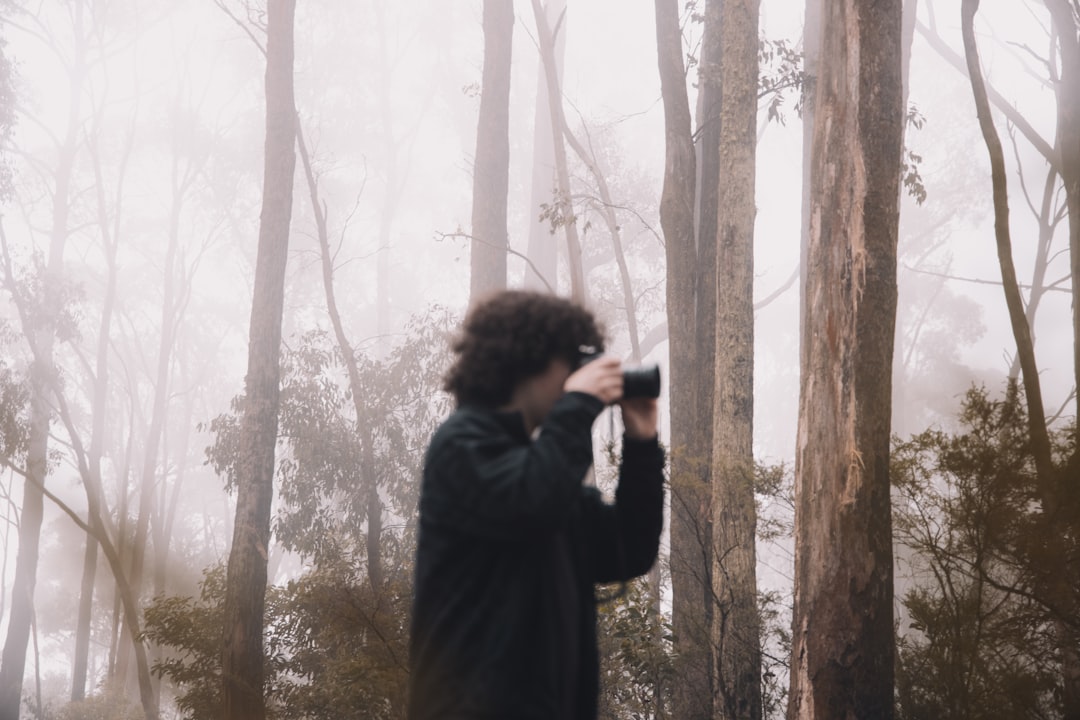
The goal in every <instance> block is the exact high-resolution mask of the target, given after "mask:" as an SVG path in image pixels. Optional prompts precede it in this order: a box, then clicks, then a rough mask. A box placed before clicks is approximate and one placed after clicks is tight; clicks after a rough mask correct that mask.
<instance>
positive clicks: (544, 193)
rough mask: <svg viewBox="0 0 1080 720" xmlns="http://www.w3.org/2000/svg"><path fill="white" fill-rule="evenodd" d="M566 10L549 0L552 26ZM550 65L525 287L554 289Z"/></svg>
mask: <svg viewBox="0 0 1080 720" xmlns="http://www.w3.org/2000/svg"><path fill="white" fill-rule="evenodd" d="M565 12H566V1H565V0H547V2H545V3H544V13H545V14H546V16H547V22H548V27H551V26H553V25H555V24H556V23H557V21H558V19H559V18H560V17H562V16H563V14H564V13H565ZM565 51H566V33H565V32H562V31H561V30H559V31H556V33H555V39H554V50H553V54H554V58H555V79H556V80H557V81H558V83H559V86H560V87H561V86H562V79H563V56H564V55H565V54H566V52H565ZM545 71H546V68H545V67H544V65H543V63H541V64H540V67H539V68H538V69H537V80H536V112H535V114H534V118H533V156H532V181H531V189H530V191H529V242H528V246H527V249H526V253H525V255H526V257H527V258H528V259H529V262H528V264H527V266H526V270H525V283H524V284H525V287H526V288H529V289H532V290H539V291H545V290H546V291H550V289H551V288H555V287H557V286H558V282H557V277H556V276H557V271H556V269H557V260H558V250H557V245H556V242H555V237H554V236H553V235H552V233H551V229H550V228H551V224H550V223H548V222H546V221H545V220H544V219H542V218H541V213H540V208H541V206H542V205H543V204H545V203H549V204H550V202H551V198H552V191H553V190H554V189H555V187H556V184H557V180H556V175H555V145H554V143H555V138H554V135H553V134H552V129H551V107H550V103H549V102H548V91H547V76H546V75H545Z"/></svg>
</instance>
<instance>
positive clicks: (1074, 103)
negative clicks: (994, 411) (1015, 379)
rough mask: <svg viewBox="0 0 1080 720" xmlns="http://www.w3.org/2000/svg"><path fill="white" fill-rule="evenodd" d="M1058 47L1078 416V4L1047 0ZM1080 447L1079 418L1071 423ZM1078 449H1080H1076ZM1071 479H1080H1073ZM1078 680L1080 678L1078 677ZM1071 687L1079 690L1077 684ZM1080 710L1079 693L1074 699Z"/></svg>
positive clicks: (1059, 133)
mask: <svg viewBox="0 0 1080 720" xmlns="http://www.w3.org/2000/svg"><path fill="white" fill-rule="evenodd" d="M1046 7H1047V9H1048V10H1049V11H1050V17H1051V18H1052V21H1053V29H1054V33H1055V34H1056V35H1057V41H1058V46H1059V47H1060V60H1061V67H1060V72H1061V77H1060V78H1059V79H1058V83H1057V143H1056V144H1057V148H1058V150H1059V151H1060V152H1061V180H1062V182H1063V183H1064V185H1065V202H1066V204H1067V206H1068V210H1069V259H1070V268H1071V272H1072V297H1073V304H1072V309H1073V382H1074V383H1075V384H1074V389H1075V390H1076V397H1075V407H1076V417H1077V418H1080V7H1076V4H1075V3H1073V4H1071V5H1070V3H1069V2H1068V0H1046ZM1074 432H1075V433H1076V435H1075V438H1076V439H1075V442H1076V447H1077V448H1080V420H1078V421H1077V423H1076V424H1075V425H1074ZM1077 452H1078V453H1080V449H1078V450H1077ZM1077 467H1080V462H1078V465H1077ZM1075 477H1076V476H1075V475H1074V482H1080V481H1076V480H1075ZM1078 682H1080V678H1078ZM1074 691H1080V687H1078V688H1075V689H1074ZM1074 702H1075V703H1076V708H1077V710H1076V712H1077V713H1080V695H1077V696H1076V697H1075V699H1074Z"/></svg>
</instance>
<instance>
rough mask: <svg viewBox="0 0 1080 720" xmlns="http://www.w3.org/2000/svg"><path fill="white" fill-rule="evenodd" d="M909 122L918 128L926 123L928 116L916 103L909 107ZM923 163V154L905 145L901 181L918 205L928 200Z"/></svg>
mask: <svg viewBox="0 0 1080 720" xmlns="http://www.w3.org/2000/svg"><path fill="white" fill-rule="evenodd" d="M907 124H908V125H910V126H911V127H913V128H914V129H916V130H922V128H923V125H925V124H926V118H925V117H923V115H922V113H920V112H919V109H918V108H917V107H915V106H914V105H911V106H909V107H908V113H907ZM921 164H922V155H919V154H917V153H915V152H913V151H912V150H911V148H910V147H907V146H905V147H904V151H903V153H902V154H901V156H900V182H901V184H902V185H903V186H904V188H905V189H906V190H907V193H908V195H910V196H911V197H912V198H913V199H914V200H915V204H916V205H922V204H923V203H924V202H926V185H924V184H923V178H922V174H921V173H920V172H919V165H921Z"/></svg>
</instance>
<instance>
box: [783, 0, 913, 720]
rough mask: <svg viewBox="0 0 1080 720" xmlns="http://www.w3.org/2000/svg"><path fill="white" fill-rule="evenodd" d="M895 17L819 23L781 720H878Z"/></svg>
mask: <svg viewBox="0 0 1080 720" xmlns="http://www.w3.org/2000/svg"><path fill="white" fill-rule="evenodd" d="M901 7H902V3H901V2H900V1H899V0H889V1H888V2H868V1H866V0H853V1H851V2H841V3H825V4H823V5H822V8H821V9H822V34H821V38H822V45H821V49H820V65H819V73H818V76H817V78H816V82H815V92H816V95H815V99H814V113H815V121H814V138H813V146H812V158H813V162H812V169H811V188H812V189H811V213H810V217H811V218H813V220H812V222H811V226H810V239H809V240H810V244H809V249H808V256H807V258H808V259H807V272H806V286H805V287H804V290H803V292H804V293H805V298H806V301H805V305H804V317H803V332H802V337H803V346H802V349H801V358H800V375H801V381H800V393H799V429H798V441H797V447H796V456H795V482H796V490H795V492H796V508H795V542H796V545H795V607H794V619H793V628H794V631H793V637H792V641H793V647H792V667H791V685H790V696H789V706H788V717H789V718H791V719H792V720H797V719H802V718H825V717H853V718H889V717H892V706H893V627H892V535H891V531H890V518H889V516H890V511H889V484H888V467H889V418H890V411H891V400H890V378H891V367H892V349H893V335H894V323H895V313H896V238H897V225H898V215H899V212H898V203H899V182H900V172H899V171H900V149H901V143H902V128H903V120H904V112H903V105H902V87H901V67H900V65H901ZM853 58H858V60H857V62H856V61H854V60H853ZM850 68H855V69H854V70H849V69H850Z"/></svg>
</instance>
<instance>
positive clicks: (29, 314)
mask: <svg viewBox="0 0 1080 720" xmlns="http://www.w3.org/2000/svg"><path fill="white" fill-rule="evenodd" d="M4 11H5V12H8V11H10V8H9V7H4ZM84 11H85V8H84V6H83V3H82V2H76V3H74V7H73V8H72V13H71V19H72V22H73V33H74V37H75V48H74V52H73V53H72V55H71V57H70V75H69V78H68V80H69V83H68V87H67V92H68V108H67V109H68V115H67V118H68V122H67V129H66V133H65V135H64V137H63V138H62V139H59V140H58V147H57V148H56V150H57V157H56V164H55V167H54V169H53V173H54V175H53V178H54V187H53V193H52V222H51V225H50V229H49V243H48V252H47V254H46V255H45V258H44V259H43V258H41V257H39V256H35V257H34V258H33V259H32V261H31V263H32V265H31V267H32V269H31V270H30V271H29V277H25V278H16V270H15V268H14V264H13V258H12V253H11V249H10V247H9V244H8V241H7V237H6V235H0V240H2V241H3V261H4V278H3V279H4V285H5V288H6V290H7V291H8V292H9V293H11V295H12V298H13V300H14V303H13V304H14V305H15V307H16V309H17V311H18V313H19V320H20V322H21V324H22V333H23V335H24V337H25V339H26V342H27V344H28V346H29V348H30V353H31V356H32V358H33V359H32V366H31V371H30V421H29V435H28V441H27V452H26V467H25V474H24V476H23V477H24V481H25V482H24V484H23V493H22V507H21V512H20V516H19V550H18V554H17V556H16V565H15V578H14V583H13V585H12V601H11V614H10V616H9V619H8V625H7V634H6V636H5V639H4V647H3V653H2V656H0V720H17V719H18V717H19V713H20V709H21V705H22V683H23V673H24V671H25V668H26V649H27V643H28V641H29V637H30V625H31V623H32V621H33V614H34V587H35V585H36V582H37V564H38V550H39V544H40V537H41V524H42V519H43V517H44V497H45V495H44V492H45V480H46V476H47V475H48V468H49V426H50V422H51V420H52V407H51V396H52V394H53V392H54V390H55V380H56V378H55V375H56V373H57V369H56V367H55V366H54V362H53V347H54V344H55V341H56V336H57V333H58V332H62V329H63V328H62V323H63V313H64V297H65V292H64V289H63V282H62V273H63V263H64V246H65V243H66V241H67V238H68V234H69V232H70V229H69V227H68V218H69V214H70V202H71V197H70V186H71V178H72V173H73V167H74V163H75V156H76V154H77V153H78V147H79V140H80V138H79V122H80V118H81V111H80V104H81V101H82V92H83V85H82V81H83V75H84V73H85V72H86V63H87V55H86V51H87V33H88V30H87V27H86V24H85V23H84V19H83V15H84ZM54 50H56V51H57V52H59V49H58V48H54ZM12 80H13V78H12V65H11V62H10V61H9V60H8V59H7V57H6V56H4V58H3V61H2V62H0V108H2V109H0V131H3V134H4V138H3V139H4V140H5V141H6V140H7V136H8V135H9V134H10V131H11V127H12V122H13V120H12V119H13V117H14V107H13V103H14V98H15V95H14V89H13V85H12ZM3 167H4V174H3V178H5V180H4V182H3V183H2V185H0V188H2V189H3V190H4V191H5V194H6V193H7V192H9V191H10V189H11V185H10V175H9V173H8V172H7V169H6V168H7V164H6V162H5V163H3Z"/></svg>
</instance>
